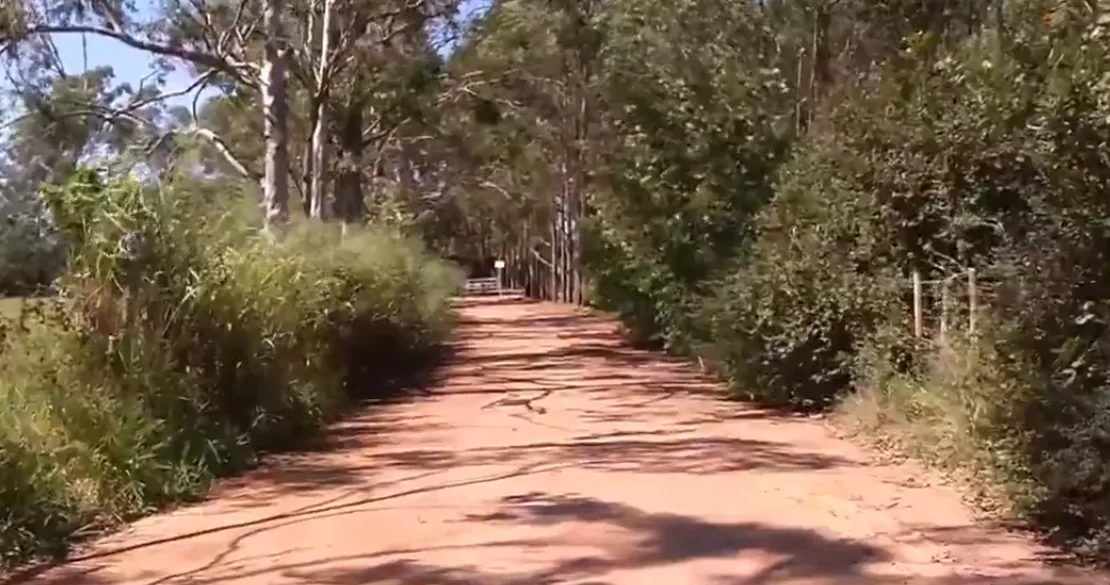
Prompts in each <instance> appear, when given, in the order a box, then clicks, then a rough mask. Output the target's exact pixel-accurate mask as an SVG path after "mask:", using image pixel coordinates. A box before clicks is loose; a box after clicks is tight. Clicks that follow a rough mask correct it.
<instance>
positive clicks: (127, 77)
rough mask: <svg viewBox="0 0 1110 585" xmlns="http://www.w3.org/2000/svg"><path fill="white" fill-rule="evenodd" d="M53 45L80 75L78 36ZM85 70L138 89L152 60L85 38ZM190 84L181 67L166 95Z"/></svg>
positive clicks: (145, 15) (187, 99) (147, 12)
mask: <svg viewBox="0 0 1110 585" xmlns="http://www.w3.org/2000/svg"><path fill="white" fill-rule="evenodd" d="M489 2H490V0H463V2H462V8H461V11H462V13H463V14H472V13H474V11H476V10H481V9H482V8H484V7H486V6H488V5H489ZM135 4H136V6H137V8H138V11H139V18H140V19H142V20H150V19H153V18H156V17H157V6H158V5H159V4H160V0H137V1H136V3H135ZM55 36H56V37H57V38H55V43H56V44H57V46H58V51H59V53H60V54H61V57H62V62H63V64H64V65H65V67H66V70H67V71H69V72H71V73H76V72H79V71H82V70H83V69H84V67H85V63H84V51H83V49H82V44H81V36H80V35H75V34H64V35H55ZM87 43H88V45H87V46H88V66H89V67H90V68H95V67H100V66H104V65H109V66H111V67H112V69H113V71H115V74H116V78H117V79H119V80H120V81H121V82H128V83H131V84H132V85H133V86H137V85H138V83H139V81H141V80H142V79H143V78H144V77H146V76H148V75H149V74H150V73H151V71H152V67H151V64H152V60H151V57H150V55H149V54H148V53H145V52H143V51H140V50H137V49H132V48H131V47H128V46H127V45H124V44H123V43H120V42H119V41H116V40H113V39H108V38H103V37H97V36H94V35H88V37H87ZM192 81H193V77H192V76H191V75H190V74H189V71H188V69H187V68H186V67H184V66H180V67H178V68H177V70H176V71H174V72H173V73H172V74H171V75H170V76H169V78H168V79H167V83H166V91H171V92H172V91H174V90H181V89H185V88H186V87H188V86H189V84H190V83H191V82H192ZM174 101H175V102H176V103H181V104H188V103H191V102H192V97H191V96H183V97H180V98H177V99H175V100H174Z"/></svg>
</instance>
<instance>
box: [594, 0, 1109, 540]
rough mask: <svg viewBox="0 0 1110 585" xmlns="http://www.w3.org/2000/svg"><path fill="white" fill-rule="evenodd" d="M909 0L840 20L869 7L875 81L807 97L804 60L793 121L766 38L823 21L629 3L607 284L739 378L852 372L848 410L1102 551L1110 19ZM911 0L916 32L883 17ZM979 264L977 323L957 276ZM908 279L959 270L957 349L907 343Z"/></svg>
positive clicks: (617, 103) (929, 298)
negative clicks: (971, 324)
mask: <svg viewBox="0 0 1110 585" xmlns="http://www.w3.org/2000/svg"><path fill="white" fill-rule="evenodd" d="M843 4H845V5H846V6H848V7H849V8H851V7H853V6H854V7H855V8H866V6H864V5H863V4H858V5H857V4H856V3H851V2H849V3H843ZM919 4H920V3H912V2H911V3H905V5H904V6H903V5H902V4H899V3H884V7H883V10H882V11H878V12H876V11H870V12H868V11H867V10H862V9H861V10H855V11H854V12H852V14H855V15H856V16H857V17H859V18H866V19H871V20H869V22H867V23H865V25H864V26H861V28H860V30H865V31H868V32H867V34H868V35H872V36H870V37H868V38H864V39H862V41H863V43H864V44H869V46H871V47H883V46H885V47H888V49H889V51H888V53H887V54H886V55H885V56H883V58H880V59H876V60H874V61H872V62H869V63H866V64H864V65H861V64H859V63H858V62H857V61H856V59H858V56H857V55H845V56H844V58H843V60H842V61H841V62H840V64H841V65H843V66H845V67H856V68H857V69H856V70H855V71H858V72H859V73H860V79H859V80H855V79H854V80H851V81H844V82H843V83H842V84H841V86H840V87H838V88H835V89H838V90H840V91H842V93H840V94H836V93H834V92H832V91H828V93H827V94H826V95H827V96H829V97H827V98H826V99H825V100H823V101H821V102H820V103H817V104H815V103H814V102H813V100H814V99H815V96H816V97H820V96H819V95H818V93H819V92H820V91H825V90H830V88H829V87H828V86H827V85H825V86H823V85H822V83H825V84H828V83H831V82H829V81H828V80H827V79H826V80H823V81H822V80H820V79H818V76H817V73H820V72H819V71H818V72H816V73H815V76H814V77H815V81H814V82H813V83H812V84H811V85H810V87H809V88H808V90H809V91H811V92H813V93H803V92H801V91H798V92H796V93H795V96H794V97H795V100H796V101H795V102H794V104H792V105H794V106H796V110H795V112H802V111H804V112H808V113H809V116H808V119H807V118H801V117H796V118H795V120H794V121H795V122H799V123H798V124H797V125H796V127H793V128H791V127H784V126H789V125H787V124H784V122H785V121H787V120H788V118H789V110H788V109H786V108H781V107H780V103H779V100H782V101H786V100H783V99H782V93H781V92H780V90H779V89H778V86H777V85H776V80H777V79H783V76H782V74H781V72H779V71H777V70H776V67H774V66H773V65H775V64H777V63H783V60H782V58H781V54H777V53H775V51H777V50H778V49H779V48H781V46H782V45H781V44H780V43H778V40H779V39H780V38H782V37H783V36H789V35H791V34H793V33H791V31H793V30H795V28H798V27H800V28H801V29H802V30H804V31H805V32H806V35H807V36H806V37H805V38H804V39H799V38H797V37H791V38H788V39H787V41H788V42H789V43H791V44H794V45H796V46H802V45H805V46H808V43H810V39H811V37H809V36H808V35H809V34H810V32H813V31H817V32H822V34H830V35H831V34H834V33H837V30H836V28H835V26H830V28H829V29H828V30H823V31H822V30H820V29H819V28H817V27H819V25H820V23H821V20H820V18H817V17H814V15H811V14H794V13H790V7H789V6H788V5H787V4H786V3H774V6H772V7H771V9H770V10H769V14H770V15H771V16H770V17H767V18H770V19H771V24H770V25H768V26H773V27H779V28H775V29H774V30H773V31H772V33H771V34H770V37H767V36H763V33H762V32H761V31H762V30H763V29H762V27H763V26H764V23H763V21H761V18H763V17H761V16H760V15H758V14H751V15H748V16H747V17H746V18H743V19H742V18H738V17H737V14H739V13H742V12H744V11H745V10H747V9H748V7H736V8H733V9H732V10H735V11H736V12H735V13H728V12H724V13H722V12H721V11H719V10H717V11H710V10H708V8H707V7H708V6H711V5H712V6H714V8H715V9H716V8H717V6H716V5H715V4H713V3H709V2H689V3H680V4H679V5H678V6H675V7H671V6H668V9H669V10H670V9H672V8H673V9H674V10H673V14H672V13H668V15H667V17H666V18H660V17H659V15H658V14H656V13H655V12H653V11H652V10H651V9H650V8H649V7H643V6H640V5H639V3H637V2H633V1H629V2H621V3H617V5H616V7H615V8H614V9H613V14H611V15H610V16H611V18H610V19H609V20H606V21H605V22H606V25H607V26H608V27H609V28H607V29H606V30H607V32H608V34H610V35H611V36H612V37H611V38H607V39H606V42H605V45H604V50H603V51H602V54H603V56H604V60H603V63H602V66H601V71H603V74H602V75H601V79H602V80H603V82H602V83H601V84H600V90H599V99H600V102H601V104H602V105H603V107H604V115H603V116H601V120H602V122H603V125H602V127H603V128H604V130H605V132H604V133H602V137H601V138H599V139H598V142H599V144H601V145H603V146H604V149H603V150H602V151H601V152H602V153H603V156H599V160H598V162H597V163H596V169H595V170H596V172H597V174H596V177H597V179H598V181H597V185H596V191H597V192H596V193H595V194H594V196H593V198H592V200H591V204H592V209H591V213H590V217H589V226H588V228H589V229H588V230H587V231H586V233H585V239H586V240H587V241H586V242H585V244H586V250H587V260H588V267H589V269H590V277H591V279H590V280H591V283H592V285H593V298H594V299H595V301H596V302H598V304H600V305H601V306H603V307H606V308H609V309H612V310H614V311H616V312H617V313H618V314H619V315H620V316H621V318H622V319H623V320H624V322H625V324H626V325H627V326H628V329H629V331H630V333H631V334H632V336H633V338H634V339H635V340H637V341H648V342H657V343H660V344H662V345H665V346H667V347H668V348H670V349H672V350H675V351H679V352H689V351H693V352H696V353H697V354H698V355H699V356H700V357H702V358H704V359H705V360H706V361H707V362H708V363H709V364H710V365H712V366H713V368H714V369H715V370H716V371H717V372H718V373H719V374H720V375H721V376H722V377H724V378H725V379H726V380H728V381H729V382H730V383H731V386H732V388H733V390H734V391H735V393H736V394H737V395H738V396H742V397H745V398H751V399H757V400H760V401H765V402H769V403H773V404H779V405H788V406H792V407H795V408H803V409H811V408H827V407H829V406H832V405H835V404H837V403H838V402H839V401H841V400H843V399H844V398H845V397H846V396H851V392H852V390H853V389H860V390H861V392H859V393H858V394H857V395H855V396H852V397H851V398H849V399H848V401H847V402H846V403H845V408H846V409H847V410H849V411H851V412H852V413H854V414H855V415H856V416H857V419H860V420H868V421H870V422H869V426H870V427H871V428H872V429H878V430H881V431H882V432H888V433H891V434H893V435H897V436H898V438H899V443H900V444H901V445H902V446H904V447H905V448H907V449H910V450H912V451H913V452H915V453H916V454H918V455H920V456H922V457H924V458H926V459H928V460H930V461H933V462H936V463H938V464H944V465H947V466H949V467H953V468H962V469H965V470H971V471H974V472H976V473H981V474H984V476H985V477H989V478H991V479H993V480H994V482H995V483H994V485H995V486H996V487H998V489H996V490H988V491H990V492H991V494H990V495H992V496H994V497H1001V502H1002V505H1003V508H1004V509H1007V510H1009V511H1010V512H1013V513H1016V514H1018V515H1020V516H1021V517H1023V518H1025V519H1029V520H1033V521H1035V522H1036V523H1037V524H1039V525H1040V526H1042V527H1044V528H1046V530H1048V531H1049V532H1051V533H1052V534H1053V535H1054V536H1058V537H1060V538H1063V539H1067V540H1068V541H1070V542H1071V543H1073V544H1078V545H1080V547H1081V548H1082V549H1083V550H1086V551H1088V552H1099V551H1102V552H1104V551H1105V550H1108V547H1110V457H1108V456H1107V454H1108V453H1110V440H1108V439H1107V437H1110V416H1108V415H1107V413H1108V412H1110V258H1107V254H1108V253H1110V229H1108V226H1107V222H1106V217H1108V216H1110V198H1107V195H1106V194H1107V193H1110V158H1107V152H1110V101H1107V99H1106V96H1107V95H1110V94H1108V93H1107V92H1108V90H1110V86H1108V85H1107V83H1108V82H1107V80H1108V79H1110V68H1108V65H1107V64H1108V63H1110V53H1108V47H1110V17H1108V16H1107V15H1106V14H1105V12H1100V11H1099V10H1098V9H1096V8H1094V7H1092V5H1091V4H1090V3H1084V2H1071V1H1068V0H1062V1H1056V0H1053V1H1047V0H1046V1H1043V2H1042V1H1039V0H1029V1H1021V2H1008V3H1004V5H996V6H995V8H997V9H996V10H995V9H992V10H991V12H989V13H984V12H981V10H985V9H986V7H977V6H976V5H973V4H971V3H961V4H960V5H959V6H960V8H959V9H958V10H954V11H951V12H946V13H945V14H943V15H939V14H929V13H927V11H925V12H922V11H921V10H920V8H921V7H920V6H919ZM660 10H662V9H660ZM985 14H989V16H990V18H989V19H987V18H984V15H985ZM898 15H902V16H904V17H905V18H904V19H903V22H901V24H899V26H900V27H907V26H908V27H909V28H908V29H906V28H901V29H898V30H897V31H893V32H894V34H895V35H896V36H897V37H898V38H897V39H893V38H888V37H889V34H890V33H891V31H892V30H893V29H889V30H887V31H886V32H885V33H883V34H879V33H880V32H882V31H881V30H879V29H880V28H881V26H880V25H882V23H887V24H892V23H893V21H895V20H898V19H897V18H895V17H896V16H898ZM764 17H766V14H765V15H764ZM892 19H893V20H892ZM738 23H743V24H738ZM776 23H778V24H776ZM784 23H785V24H784ZM907 23H908V24H907ZM841 24H843V22H842V23H841ZM671 27H674V28H673V29H672V28H671ZM736 27H739V28H740V29H742V33H741V32H737V30H736ZM888 28H889V27H888ZM678 30H681V34H678V33H677V32H675V31H678ZM853 30H855V29H853ZM817 32H813V34H814V35H816V34H817ZM768 38H774V39H775V42H769V41H768ZM895 45H897V49H898V50H897V51H894V50H893V49H892V48H891V47H894V46H895ZM768 47H776V49H769V48H768ZM826 48H829V47H826ZM830 50H831V48H830ZM687 59H688V61H687ZM776 59H777V61H776ZM679 64H685V65H688V66H680V65H679ZM699 65H702V66H704V67H705V69H704V70H701V69H699V68H698V67H699ZM803 65H804V64H803ZM818 65H820V63H816V64H815V65H814V67H815V68H816V67H817V66H818ZM785 67H791V68H794V64H791V63H786V64H785V65H784V68H785ZM806 69H807V67H802V68H801V70H802V71H805V70H806ZM829 69H830V70H831V69H832V68H831V67H830V68H829ZM794 72H795V73H797V72H798V69H797V68H795V69H794ZM798 79H799V81H797V82H795V89H796V90H800V89H803V86H802V83H801V81H800V80H801V76H799V77H798ZM860 80H862V81H860ZM800 96H802V97H800ZM818 106H820V108H819V109H820V111H817V110H815V109H814V108H817V107H818ZM803 122H804V123H803ZM803 127H806V129H807V132H806V133H805V135H804V136H798V137H797V138H798V140H797V141H796V142H794V143H793V152H792V156H790V157H789V158H788V160H787V157H784V156H783V144H785V143H786V142H787V141H788V140H790V139H792V138H794V137H795V136H794V135H793V132H794V130H796V129H799V128H803ZM784 160H785V161H787V162H785V164H782V163H783V161H784ZM968 267H973V268H975V269H977V272H978V274H979V277H980V282H979V284H980V288H981V289H980V290H979V295H980V296H979V303H980V306H979V310H980V311H981V313H982V314H980V315H977V317H978V320H979V324H980V331H978V335H974V336H965V335H964V334H963V333H962V332H961V331H960V329H961V327H960V325H961V324H963V323H967V318H968V314H967V302H966V300H967V297H966V292H964V291H961V292H958V293H956V292H954V291H955V290H956V289H957V288H959V287H958V286H956V285H958V284H959V283H962V282H963V281H964V277H965V276H964V275H965V274H966V269H967V268H968ZM914 271H918V272H920V273H921V275H922V276H923V278H924V280H925V281H926V282H936V281H941V280H944V281H948V282H950V283H955V284H952V285H951V288H950V290H952V291H953V293H952V296H951V297H950V299H949V301H950V302H951V304H952V306H951V307H950V312H949V314H948V315H947V318H948V319H949V323H950V324H953V326H954V327H955V330H953V331H951V332H950V335H949V337H948V340H947V343H944V344H937V343H932V342H931V341H930V342H926V341H921V340H913V339H909V336H908V332H909V331H912V329H911V326H910V324H909V323H908V321H909V318H910V315H911V309H910V306H911V287H910V274H911V273H912V272H914ZM929 286H930V287H931V288H930V290H927V291H926V298H925V301H926V307H925V318H926V326H927V333H928V334H929V335H930V336H934V337H935V335H936V332H937V327H936V323H937V321H938V320H939V318H940V317H941V311H940V309H939V307H938V305H939V303H938V302H937V301H938V300H939V299H938V298H937V295H934V294H933V289H932V287H933V286H934V285H932V284H930V285H929Z"/></svg>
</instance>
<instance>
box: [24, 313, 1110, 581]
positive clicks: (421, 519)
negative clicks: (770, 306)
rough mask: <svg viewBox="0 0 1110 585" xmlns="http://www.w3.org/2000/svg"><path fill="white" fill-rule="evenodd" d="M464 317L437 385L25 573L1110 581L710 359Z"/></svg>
mask: <svg viewBox="0 0 1110 585" xmlns="http://www.w3.org/2000/svg"><path fill="white" fill-rule="evenodd" d="M460 310H461V311H462V312H463V322H462V327H461V329H460V331H459V332H458V335H457V337H456V341H455V346H454V347H453V358H452V362H451V364H450V365H449V366H448V367H447V368H445V369H444V370H443V371H441V372H440V374H439V378H440V379H439V380H438V381H437V383H436V384H435V386H434V387H433V391H432V392H430V393H421V394H420V395H412V396H409V397H408V398H407V399H405V400H399V401H394V402H392V403H388V404H377V405H374V406H373V407H371V408H368V409H367V410H366V411H364V412H363V413H361V414H359V415H357V416H354V417H352V418H350V419H348V420H347V421H345V422H343V423H342V424H339V425H337V426H336V427H335V428H334V429H333V430H332V432H331V433H330V434H329V435H328V436H327V438H326V441H324V442H323V443H322V444H321V446H320V448H318V449H316V450H314V451H312V452H306V453H301V454H295V455H285V456H281V457H277V458H274V459H273V460H272V461H270V462H269V463H268V464H267V466H266V467H265V468H263V469H259V470H256V471H255V472H252V473H250V474H248V475H246V476H244V477H241V478H238V479H236V480H233V481H229V482H227V483H225V484H223V485H221V486H220V488H219V489H218V490H216V492H215V493H214V494H213V496H212V498H211V499H210V500H209V501H208V502H206V503H204V504H201V505H198V506H194V507H189V508H183V509H181V510H178V511H175V512H171V513H168V514H164V515H160V516H154V517H151V518H147V519H144V520H141V521H139V522H136V523H135V524H134V525H133V526H132V528H131V530H129V531H127V532H124V533H121V534H119V535H116V536H113V537H111V538H108V539H106V540H104V541H103V542H100V543H97V544H96V545H94V546H93V547H91V548H90V549H89V551H88V552H87V554H85V556H84V557H82V558H79V559H77V560H75V561H73V562H71V563H69V564H67V565H65V566H62V567H56V568H54V569H52V570H48V571H45V572H42V573H40V574H37V575H32V574H30V573H28V574H25V575H23V576H22V580H21V582H31V583H43V584H46V583H53V584H66V585H77V584H82V583H87V584H90V585H109V584H113V585H115V584H124V583H126V584H134V585H140V584H141V585H167V584H179V585H182V584H190V585H203V584H213V585H215V584H241V585H281V584H303V585H309V584H312V585H329V584H334V585H354V584H367V583H383V584H391V585H458V584H473V585H510V584H511V585H548V584H557V583H560V584H561V583H567V584H577V585H650V584H660V585H762V584H771V583H774V584H782V585H802V584H807V585H816V584H822V585H849V584H852V585H895V584H899V585H902V584H910V585H987V584H994V583H998V584H1000V585H1001V584H1013V585H1034V584H1043V585H1047V584H1057V583H1059V584H1067V585H1070V584H1076V585H1079V584H1082V585H1087V584H1090V585H1094V584H1096V583H1107V582H1110V580H1108V579H1107V578H1106V577H1105V576H1098V575H1093V574H1089V573H1086V572H1083V571H1079V570H1073V569H1067V568H1064V567H1060V566H1052V565H1049V564H1047V563H1046V562H1045V555H1046V554H1047V553H1046V551H1044V550H1042V549H1040V548H1038V547H1037V546H1035V545H1034V544H1033V543H1032V542H1031V541H1029V540H1028V539H1026V538H1024V537H1022V536H1021V535H1016V534H1011V533H1007V532H1005V531H1002V530H1000V529H996V528H993V527H990V526H986V525H982V524H977V523H976V522H975V521H974V520H973V518H972V514H971V513H970V511H969V510H968V509H967V508H966V507H965V506H964V505H963V504H962V503H961V501H960V497H959V495H958V494H957V493H955V492H953V491H951V490H949V489H947V488H945V487H943V486H939V485H935V484H933V483H932V482H930V481H929V480H928V477H929V476H928V475H927V474H925V473H923V472H922V471H921V470H920V469H918V468H916V467H914V466H912V465H880V464H876V463H874V462H873V461H872V460H871V458H869V457H868V455H867V453H866V452H864V451H863V450H861V449H859V448H857V447H855V446H854V445H852V444H850V443H848V442H845V441H843V440H840V439H837V438H836V437H835V436H834V435H833V433H832V432H831V431H830V430H829V429H828V428H827V427H825V426H824V425H823V424H822V423H821V422H819V421H814V420H810V419H807V418H795V417H790V416H780V415H777V414H775V413H771V412H768V411H763V410H759V409H755V408H752V407H749V406H745V405H742V404H737V403H731V402H726V401H723V400H721V399H720V397H719V388H718V386H716V385H715V384H714V383H713V382H712V381H711V380H709V379H707V378H706V377H704V376H703V375H702V374H701V373H700V372H699V371H698V369H697V367H696V366H692V365H690V364H687V363H685V362H683V361H681V360H675V359H671V358H667V357H665V356H660V355H657V354H653V353H649V352H643V351H636V350H633V349H630V348H628V347H626V346H625V345H623V344H622V343H621V342H620V339H619V337H618V335H617V333H616V325H615V324H614V323H613V322H612V321H610V320H608V319H605V318H602V317H599V316H595V315H590V314H586V313H584V312H581V311H578V310H575V309H573V308H570V307H565V306H556V305H551V304H542V303H529V302H521V301H519V300H516V301H502V302H498V301H497V300H496V299H483V300H481V301H465V302H462V303H460ZM536 397H540V398H536Z"/></svg>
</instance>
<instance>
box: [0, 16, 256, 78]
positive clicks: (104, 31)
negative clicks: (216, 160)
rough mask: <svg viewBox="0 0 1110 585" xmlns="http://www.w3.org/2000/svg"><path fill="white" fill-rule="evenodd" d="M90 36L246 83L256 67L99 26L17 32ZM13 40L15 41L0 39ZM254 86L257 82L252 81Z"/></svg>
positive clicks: (38, 27) (36, 27)
mask: <svg viewBox="0 0 1110 585" xmlns="http://www.w3.org/2000/svg"><path fill="white" fill-rule="evenodd" d="M80 33H85V34H91V35H97V36H100V37H106V38H110V39H115V40H117V41H119V42H121V43H123V44H125V45H127V46H129V47H132V48H135V49H139V50H140V51H146V52H148V53H152V54H155V55H161V56H163V57H174V58H177V59H181V60H183V61H189V62H190V63H195V64H197V65H201V66H203V67H208V68H210V69H215V70H217V71H220V72H223V73H226V74H228V75H231V76H233V77H235V78H237V79H240V80H243V81H247V80H248V78H247V77H246V76H244V75H243V72H244V71H249V72H251V73H252V74H254V73H256V68H255V67H254V66H252V65H251V64H249V63H245V62H238V61H234V60H232V59H231V58H229V57H226V56H221V55H216V54H213V53H207V52H204V51H197V50H195V49H189V48H186V47H174V46H170V45H163V44H160V43H156V42H153V41H148V40H144V39H140V38H136V37H134V36H132V35H130V34H127V33H124V32H120V31H117V30H113V29H110V28H106V27H102V26H92V25H80V24H73V25H34V26H30V27H28V28H27V29H26V30H24V31H21V34H22V35H23V36H29V35H52V34H80ZM0 40H8V41H9V42H10V41H13V40H16V39H0ZM254 83H255V84H257V81H254Z"/></svg>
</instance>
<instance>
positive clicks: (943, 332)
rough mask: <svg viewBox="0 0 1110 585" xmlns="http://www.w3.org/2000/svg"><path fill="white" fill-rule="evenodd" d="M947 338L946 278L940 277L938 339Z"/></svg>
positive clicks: (943, 339)
mask: <svg viewBox="0 0 1110 585" xmlns="http://www.w3.org/2000/svg"><path fill="white" fill-rule="evenodd" d="M947 338H948V278H942V279H940V341H941V343H944V341H945V340H946V339H947Z"/></svg>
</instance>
